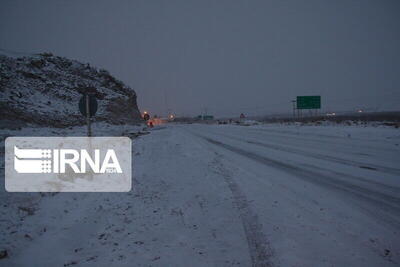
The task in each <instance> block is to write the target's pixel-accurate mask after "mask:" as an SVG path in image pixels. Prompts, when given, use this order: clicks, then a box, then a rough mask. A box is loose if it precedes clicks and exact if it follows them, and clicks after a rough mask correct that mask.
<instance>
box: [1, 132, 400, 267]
mask: <svg viewBox="0 0 400 267" xmlns="http://www.w3.org/2000/svg"><path fill="white" fill-rule="evenodd" d="M399 143H400V133H399V131H398V130H396V129H388V128H374V127H367V128H362V127H339V126H338V127H334V126H329V127H328V126H326V127H323V126H303V127H298V126H280V125H275V126H251V127H243V126H230V125H195V124H193V125H172V126H168V127H164V128H159V129H155V130H154V131H152V133H151V134H149V135H146V136H142V137H140V138H138V139H136V140H135V141H134V145H133V149H134V158H133V162H134V181H133V187H134V188H133V190H132V192H130V193H126V194H122V193H116V194H114V193H113V194H111V193H110V194H82V193H81V194H66V193H64V194H57V195H55V196H53V197H51V198H47V199H44V200H43V201H42V202H41V204H40V208H39V209H38V211H37V212H36V213H35V215H33V216H29V217H27V218H26V222H25V224H24V226H23V228H22V229H23V230H20V232H18V233H17V234H16V235H18V236H20V237H21V239H23V240H21V241H18V242H14V243H12V242H11V241H10V244H13V246H14V250H15V252H14V254H13V257H10V258H9V259H6V260H1V261H0V265H3V264H6V265H9V264H14V265H15V266H24V265H25V264H26V263H30V265H31V266H69V265H78V266H80V265H82V266H189V265H190V266H239V265H240V266H396V265H398V264H400V180H399V179H400V167H399V164H398V159H399V156H400V147H399ZM60 207H63V208H60ZM43 229H45V230H43ZM25 232H29V238H26V237H25V238H24V234H25ZM6 265H4V266H6Z"/></svg>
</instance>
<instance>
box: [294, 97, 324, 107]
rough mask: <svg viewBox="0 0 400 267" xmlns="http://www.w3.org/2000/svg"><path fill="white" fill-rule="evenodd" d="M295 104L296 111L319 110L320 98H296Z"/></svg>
mask: <svg viewBox="0 0 400 267" xmlns="http://www.w3.org/2000/svg"><path fill="white" fill-rule="evenodd" d="M296 104H297V109H320V108H321V96H320V95H315V96H298V97H297V101H296Z"/></svg>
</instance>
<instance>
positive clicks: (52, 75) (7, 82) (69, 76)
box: [0, 53, 141, 127]
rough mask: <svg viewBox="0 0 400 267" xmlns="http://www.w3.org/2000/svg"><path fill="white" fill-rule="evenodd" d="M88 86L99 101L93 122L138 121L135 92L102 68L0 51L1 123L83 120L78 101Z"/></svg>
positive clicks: (57, 123)
mask: <svg viewBox="0 0 400 267" xmlns="http://www.w3.org/2000/svg"><path fill="white" fill-rule="evenodd" d="M89 88H91V90H93V91H94V93H95V95H96V97H97V99H98V104H99V105H98V111H97V114H96V116H95V118H94V120H96V121H107V122H109V123H113V124H121V123H138V122H141V117H140V112H139V109H138V106H137V103H136V93H135V91H134V90H133V89H132V88H129V87H128V86H126V85H125V84H123V83H122V82H121V81H119V80H117V79H115V78H114V77H113V76H111V75H110V74H109V73H108V72H107V71H106V70H102V69H97V68H95V67H92V66H90V65H89V64H83V63H80V62H78V61H76V60H70V59H67V58H63V57H58V56H53V55H52V54H49V53H44V54H40V55H34V56H25V57H20V58H15V57H9V56H5V55H1V54H0V92H1V95H0V113H1V120H2V121H3V123H2V125H4V124H5V125H7V124H8V123H9V124H15V123H31V124H37V125H47V126H56V127H64V126H69V125H79V124H83V123H84V122H85V120H84V118H83V117H82V115H81V114H80V113H79V109H78V102H79V99H80V98H81V96H82V93H84V92H85V91H86V90H89ZM4 122H6V123H4ZM7 122H8V123H7Z"/></svg>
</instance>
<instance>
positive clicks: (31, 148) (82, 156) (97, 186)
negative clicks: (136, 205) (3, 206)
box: [5, 137, 132, 192]
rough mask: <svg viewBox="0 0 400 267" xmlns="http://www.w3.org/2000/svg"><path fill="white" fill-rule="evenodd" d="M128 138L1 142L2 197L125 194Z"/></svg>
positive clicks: (129, 178)
mask: <svg viewBox="0 0 400 267" xmlns="http://www.w3.org/2000/svg"><path fill="white" fill-rule="evenodd" d="M131 161H132V142H131V139H130V138H128V137H7V138H6V140H5V188H6V190H7V191H8V192H129V191H130V190H131V188H132V169H131V166H132V162H131Z"/></svg>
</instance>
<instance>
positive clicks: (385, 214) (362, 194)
mask: <svg viewBox="0 0 400 267" xmlns="http://www.w3.org/2000/svg"><path fill="white" fill-rule="evenodd" d="M197 136H199V137H201V138H203V139H204V140H206V141H208V142H209V143H211V144H214V145H217V146H219V147H222V148H225V149H227V150H229V151H231V152H234V153H237V154H239V155H242V156H245V157H247V158H250V159H252V160H255V161H257V162H260V163H262V164H265V165H267V166H270V167H273V168H276V169H279V170H282V171H285V172H287V173H289V174H291V175H293V176H294V177H297V178H301V179H303V180H305V181H307V182H310V183H313V184H316V185H319V186H322V187H325V188H327V189H330V190H336V191H338V192H341V193H347V196H350V197H358V198H359V199H361V200H364V201H366V202H368V203H370V204H372V205H373V206H374V207H371V206H370V205H368V206H367V207H364V209H367V210H368V211H369V213H370V214H371V216H373V217H374V218H377V219H379V220H381V221H383V222H385V223H387V224H390V225H392V226H394V227H395V228H398V227H400V200H399V199H398V198H395V197H392V196H387V195H384V194H382V193H379V192H375V191H372V190H370V189H368V188H364V187H360V186H355V185H354V184H352V183H349V182H345V181H343V180H338V179H336V178H335V177H333V176H329V175H324V174H321V173H318V172H314V171H311V170H307V169H304V168H300V167H298V166H294V165H290V164H287V163H284V162H281V161H278V160H275V159H271V158H267V157H264V156H261V155H258V154H255V153H252V152H249V151H246V150H243V149H241V148H238V147H234V146H231V145H228V144H225V143H222V142H219V141H216V140H214V139H211V138H208V137H204V136H201V135H197ZM371 208H372V209H371Z"/></svg>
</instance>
